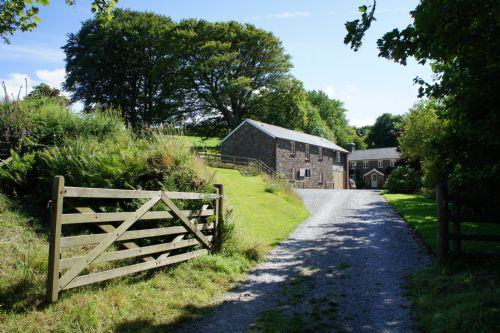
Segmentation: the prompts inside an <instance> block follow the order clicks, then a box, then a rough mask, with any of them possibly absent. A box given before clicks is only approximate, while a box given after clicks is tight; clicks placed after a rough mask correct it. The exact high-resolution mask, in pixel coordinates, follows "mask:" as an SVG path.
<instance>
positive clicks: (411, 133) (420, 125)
mask: <svg viewBox="0 0 500 333" xmlns="http://www.w3.org/2000/svg"><path fill="white" fill-rule="evenodd" d="M440 112H442V105H441V104H440V103H439V102H438V101H436V100H434V99H431V100H421V101H419V102H417V103H415V105H413V107H412V108H411V109H410V111H409V112H408V113H407V114H405V115H404V116H403V121H402V125H401V135H400V136H399V138H398V142H399V146H400V148H401V154H402V158H403V159H406V160H407V161H408V162H410V164H412V165H417V166H418V165H420V166H421V167H422V171H423V174H424V177H425V185H426V186H427V187H430V188H432V187H433V186H434V185H436V182H437V181H439V179H442V178H443V174H442V173H443V169H442V168H441V165H442V163H443V161H442V160H441V154H440V151H439V146H440V140H441V136H442V133H443V132H444V130H445V126H446V124H444V123H443V122H442V121H441V120H440V119H439V117H438V114H439V113H440Z"/></svg>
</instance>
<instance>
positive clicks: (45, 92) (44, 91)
mask: <svg viewBox="0 0 500 333" xmlns="http://www.w3.org/2000/svg"><path fill="white" fill-rule="evenodd" d="M40 97H48V98H52V99H54V100H56V101H58V102H61V103H62V104H64V105H67V104H69V100H68V98H67V97H66V96H63V95H61V91H60V90H59V89H57V88H52V87H51V86H49V85H48V84H46V83H40V84H39V85H36V86H34V87H33V90H32V91H31V92H30V93H29V94H28V95H27V96H26V98H28V99H37V98H40Z"/></svg>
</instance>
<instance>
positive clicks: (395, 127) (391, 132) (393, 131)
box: [365, 113, 402, 148]
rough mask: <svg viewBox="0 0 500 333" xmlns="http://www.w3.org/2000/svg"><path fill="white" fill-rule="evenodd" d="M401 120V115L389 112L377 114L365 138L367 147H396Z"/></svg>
mask: <svg viewBox="0 0 500 333" xmlns="http://www.w3.org/2000/svg"><path fill="white" fill-rule="evenodd" d="M401 120H402V117H401V116H398V115H392V114H390V113H384V114H382V115H380V116H378V117H377V119H376V120H375V124H373V126H372V127H371V128H370V131H369V132H368V135H367V136H366V138H365V142H366V144H367V145H368V148H383V147H396V146H397V145H398V140H397V136H398V132H399V128H400V124H401Z"/></svg>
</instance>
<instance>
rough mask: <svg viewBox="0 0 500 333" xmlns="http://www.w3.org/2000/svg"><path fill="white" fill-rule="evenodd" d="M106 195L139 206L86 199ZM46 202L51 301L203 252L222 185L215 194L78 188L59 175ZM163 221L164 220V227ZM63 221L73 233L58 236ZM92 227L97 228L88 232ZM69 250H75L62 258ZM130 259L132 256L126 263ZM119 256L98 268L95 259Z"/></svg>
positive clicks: (218, 213)
mask: <svg viewBox="0 0 500 333" xmlns="http://www.w3.org/2000/svg"><path fill="white" fill-rule="evenodd" d="M110 199H114V200H115V201H116V200H120V201H121V202H124V201H127V202H129V205H128V206H127V205H125V207H130V206H131V204H134V203H135V206H139V208H137V209H135V210H134V211H129V212H123V211H119V212H116V211H113V212H109V211H106V212H100V211H96V210H95V209H93V208H92V207H90V206H92V202H94V204H95V202H96V201H97V202H98V203H99V205H102V202H103V201H105V202H108V200H110ZM178 200H182V202H184V203H187V204H190V206H191V207H193V206H194V204H195V203H196V204H197V203H199V206H200V207H199V208H198V209H187V210H186V209H180V208H179V207H178V204H176V203H174V201H178ZM186 201H188V202H186ZM81 202H86V204H81ZM51 205H52V214H51V230H50V245H49V270H48V286H47V300H48V301H49V302H54V301H56V300H57V299H58V295H59V293H60V292H61V291H62V290H66V289H70V288H75V287H79V286H83V285H87V284H90V283H95V282H100V281H104V280H108V279H112V278H116V277H119V276H123V275H126V274H131V273H136V272H140V271H144V270H148V269H152V268H157V267H162V266H166V265H170V264H173V263H177V262H181V261H185V260H189V259H192V258H195V257H198V256H201V255H205V254H207V253H208V251H209V250H211V249H212V247H213V244H214V240H215V237H217V235H216V230H217V224H218V223H219V221H221V219H222V214H223V187H222V185H215V193H193V192H167V191H143V190H117V189H101V188H83V187H68V186H65V185H64V177H62V176H56V177H55V179H54V185H53V194H52V202H51ZM110 206H112V205H110ZM159 209H161V210H159ZM68 211H69V212H68ZM177 221H178V222H177ZM162 222H163V224H162ZM166 222H170V224H168V223H167V224H168V225H167V226H166V225H165V223H166ZM174 223H178V225H174ZM69 225H71V226H69ZM153 225H154V226H155V227H154V228H151V226H153ZM63 226H67V227H68V228H69V229H72V231H73V234H74V233H75V232H76V233H77V234H76V235H71V236H66V237H63V235H62V227H63ZM144 226H146V228H144ZM89 227H90V229H89ZM92 227H93V228H95V227H97V229H99V230H100V231H101V232H100V233H94V234H88V231H89V230H91V231H92ZM141 227H142V228H141ZM82 231H85V232H87V234H81V233H82ZM118 246H119V247H121V248H123V249H121V250H119V249H117V247H118ZM193 246H194V247H195V248H194V249H193V248H192V247H193ZM110 248H111V251H109V250H108V249H110ZM75 250H76V251H80V255H77V256H72V257H69V256H68V257H66V254H68V253H69V255H74V253H75ZM131 258H135V259H136V261H132V262H131V261H130V259H131ZM119 260H125V263H124V265H121V266H120V267H116V265H115V266H112V268H111V269H106V270H99V268H100V267H99V265H98V264H99V263H101V264H102V263H108V264H109V262H114V261H119ZM137 260H138V261H137ZM122 263H123V261H122ZM96 264H97V265H98V267H95V265H96ZM115 264H116V263H115ZM101 268H102V266H101ZM108 268H109V267H108Z"/></svg>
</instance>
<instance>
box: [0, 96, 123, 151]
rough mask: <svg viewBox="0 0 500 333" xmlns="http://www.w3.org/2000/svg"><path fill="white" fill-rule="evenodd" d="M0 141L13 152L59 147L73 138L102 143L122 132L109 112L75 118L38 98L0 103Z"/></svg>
mask: <svg viewBox="0 0 500 333" xmlns="http://www.w3.org/2000/svg"><path fill="white" fill-rule="evenodd" d="M0 128H1V129H2V134H1V135H0V140H1V141H7V142H10V143H11V145H12V147H13V149H14V150H16V151H17V152H25V151H34V150H39V149H43V148H45V147H47V146H53V145H61V144H63V143H64V142H65V141H66V140H68V139H71V138H77V137H95V138H98V139H104V138H109V137H112V136H114V135H115V134H118V133H121V132H124V131H125V127H124V125H123V121H122V120H121V119H120V118H119V117H118V116H115V115H113V114H112V113H111V112H106V114H104V113H95V114H77V113H74V112H72V111H71V110H70V109H68V108H67V106H65V105H64V104H62V103H60V102H58V100H56V99H52V98H47V97H40V98H33V99H27V100H22V101H15V102H8V101H4V102H2V103H0Z"/></svg>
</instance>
